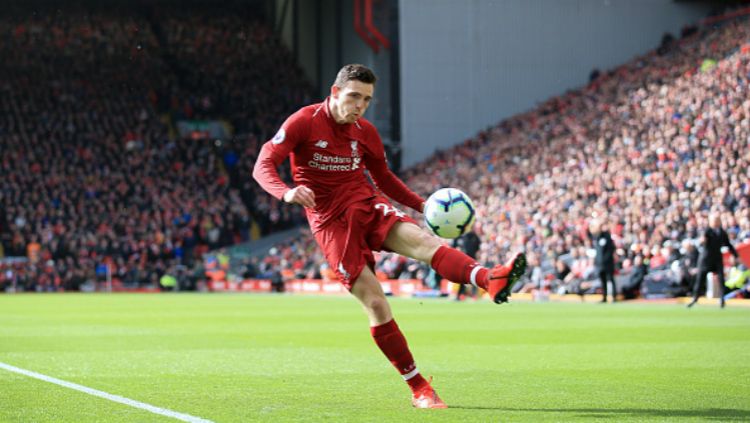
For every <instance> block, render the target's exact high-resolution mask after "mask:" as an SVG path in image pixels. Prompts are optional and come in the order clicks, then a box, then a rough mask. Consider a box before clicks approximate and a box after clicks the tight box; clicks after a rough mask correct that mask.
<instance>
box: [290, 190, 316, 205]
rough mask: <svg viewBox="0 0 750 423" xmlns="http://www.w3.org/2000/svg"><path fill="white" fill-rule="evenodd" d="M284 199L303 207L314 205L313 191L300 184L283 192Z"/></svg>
mask: <svg viewBox="0 0 750 423" xmlns="http://www.w3.org/2000/svg"><path fill="white" fill-rule="evenodd" d="M284 201H286V202H287V203H297V204H300V205H302V206H303V207H315V193H314V192H313V191H312V190H311V189H310V188H308V187H306V186H304V185H300V186H298V187H295V188H292V189H290V190H289V191H287V192H286V193H284Z"/></svg>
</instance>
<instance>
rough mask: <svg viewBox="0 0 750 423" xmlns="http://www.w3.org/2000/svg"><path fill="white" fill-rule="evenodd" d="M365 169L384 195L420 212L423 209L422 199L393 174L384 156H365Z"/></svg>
mask: <svg viewBox="0 0 750 423" xmlns="http://www.w3.org/2000/svg"><path fill="white" fill-rule="evenodd" d="M365 166H367V170H369V171H370V175H371V176H372V179H373V181H374V182H375V185H377V187H378V189H380V190H381V191H383V192H384V193H385V195H387V196H389V197H391V198H392V199H394V200H396V201H398V202H399V203H401V204H403V205H405V206H407V207H410V208H412V209H414V210H416V211H418V212H420V213H422V211H423V209H424V199H423V198H422V197H420V196H419V195H418V194H416V193H415V192H414V191H412V190H410V189H409V187H407V186H406V184H404V183H403V181H401V179H399V178H398V176H396V175H394V174H393V172H391V170H390V169H389V168H388V165H387V164H386V161H385V159H384V158H375V157H373V158H367V159H366V162H365Z"/></svg>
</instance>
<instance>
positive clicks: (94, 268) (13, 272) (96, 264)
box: [0, 6, 301, 290]
mask: <svg viewBox="0 0 750 423" xmlns="http://www.w3.org/2000/svg"><path fill="white" fill-rule="evenodd" d="M186 24H190V25H193V27H192V28H193V29H194V30H196V31H198V32H201V33H205V32H206V31H210V30H211V28H214V27H216V26H217V23H216V22H213V21H212V23H202V24H200V23H198V22H188V23H186ZM221 24H222V25H227V22H221ZM237 25H238V24H237V21H235V23H234V28H233V29H232V28H229V30H237V28H238V26H237ZM255 28H256V29H254V31H255V33H265V34H266V35H265V36H266V37H269V40H270V36H269V35H268V34H269V33H270V31H269V30H267V29H260V25H258V26H256V27H255ZM161 32H163V30H162V29H159V28H157V29H153V26H152V25H151V24H150V23H149V21H148V19H147V18H146V17H144V16H141V15H139V14H138V13H120V12H119V11H116V10H112V9H111V8H107V7H103V8H102V10H93V11H91V10H89V8H87V9H86V10H81V9H77V8H76V7H75V6H71V7H70V8H63V10H62V11H61V10H59V9H58V8H55V9H54V11H50V12H49V13H36V12H34V13H27V11H26V10H25V9H22V10H19V11H16V13H9V14H8V15H7V16H4V17H3V18H2V19H0V54H2V55H3V57H4V60H5V65H4V66H2V67H1V68H0V75H1V76H2V82H1V83H0V90H2V96H1V98H0V111H1V112H2V114H1V116H0V160H1V161H0V166H2V172H3V178H4V180H3V184H2V187H1V188H0V247H2V251H1V253H2V254H0V256H6V257H26V258H27V261H26V262H22V261H18V260H15V261H12V262H11V261H7V260H6V261H3V262H2V264H0V288H4V287H7V286H10V285H14V286H16V287H17V288H19V289H24V290H56V289H59V288H65V289H78V288H79V287H80V286H81V285H83V284H89V285H91V283H92V282H93V283H95V282H97V281H101V280H103V279H104V278H105V277H106V270H107V268H106V266H105V265H110V271H111V274H112V276H113V278H114V280H115V281H117V282H121V283H123V284H127V285H129V286H139V285H156V284H157V282H158V280H159V279H160V277H161V276H163V275H164V274H166V273H170V274H174V275H181V276H185V275H187V274H190V273H191V272H192V270H191V267H192V266H195V265H197V264H198V263H199V262H200V257H201V255H202V253H204V252H205V251H208V250H210V249H216V248H219V247H222V246H226V245H230V244H234V243H237V242H241V241H246V240H248V239H249V237H250V231H251V228H252V226H253V220H257V221H258V222H259V223H260V224H261V225H263V226H268V225H265V222H267V221H273V222H274V223H276V226H277V227H284V226H288V225H289V222H290V221H292V220H293V217H292V216H290V214H289V211H288V210H286V211H284V212H280V211H278V210H280V209H281V207H279V205H277V204H272V203H271V202H269V201H265V202H261V207H259V208H258V207H254V206H253V204H254V203H255V202H256V201H257V199H258V198H261V197H260V196H257V195H255V193H256V192H258V191H259V188H257V187H254V186H243V185H242V183H241V181H242V179H241V178H240V177H239V175H240V173H241V172H242V170H241V169H242V164H243V163H244V162H246V161H247V159H246V156H250V157H252V156H251V155H249V154H248V153H249V152H248V151H247V149H246V148H245V144H247V147H248V148H250V149H253V150H256V149H257V146H256V145H254V144H253V143H252V142H249V143H246V142H245V138H247V139H252V138H257V137H258V136H265V135H263V134H264V133H261V134H255V133H254V134H253V135H246V134H245V135H242V134H240V136H239V137H238V138H237V139H235V140H229V141H228V142H226V143H224V144H221V143H214V142H213V140H211V141H210V142H209V140H201V139H198V140H195V139H190V138H181V137H178V136H175V135H174V133H173V132H174V131H173V130H171V125H172V123H173V122H171V121H170V120H169V119H166V118H165V115H164V114H161V113H160V112H168V111H169V110H170V108H171V107H172V105H173V104H183V103H185V102H183V101H182V98H183V97H184V98H186V99H187V100H186V101H189V100H190V99H191V97H189V96H188V94H187V93H188V91H187V90H175V92H172V91H171V90H172V89H173V88H175V87H180V86H182V85H180V84H183V82H182V81H181V79H180V77H179V72H178V71H175V70H174V69H172V67H171V66H170V65H169V63H167V62H168V60H167V59H168V58H169V57H170V55H169V54H167V53H165V51H166V52H169V51H179V50H180V46H182V45H188V44H190V43H192V42H193V41H194V40H191V39H190V38H189V37H188V38H179V37H178V38H177V39H176V40H175V41H174V44H169V45H166V46H165V45H164V44H163V43H162V42H161V41H160V40H159V38H158V37H157V36H156V34H157V33H161ZM262 41H263V42H264V43H265V42H266V41H268V40H265V39H264V40H262ZM207 42H212V43H214V45H213V47H217V46H218V45H221V44H223V43H225V42H226V40H224V39H221V38H216V39H213V38H209V41H207ZM258 42H260V41H258ZM205 48H206V49H207V50H210V49H211V48H212V47H211V46H208V47H205ZM265 48H267V49H272V48H275V47H274V44H273V43H272V42H271V41H268V43H267V45H266V46H265ZM170 49H171V50H170ZM204 53H205V52H203V51H198V52H195V53H194V55H196V57H197V56H200V55H201V54H204ZM288 56H289V54H288V53H285V52H283V51H281V52H279V53H276V54H270V55H268V57H269V60H276V61H277V62H278V61H279V60H287V59H286V58H288ZM180 57H181V58H182V59H184V60H186V61H187V62H188V63H194V62H197V60H193V62H190V61H189V57H190V56H189V54H188V56H180ZM234 57H238V58H237V59H235V60H244V59H242V58H239V56H236V55H235V56H234ZM280 58H281V59H280ZM225 65H226V66H228V67H230V68H231V67H233V66H234V65H235V63H232V62H231V60H230V61H229V62H227V63H225ZM204 71H206V70H205V69H204ZM287 74H288V73H287ZM209 76H211V75H210V74H209ZM230 83H231V81H226V84H227V85H226V86H229V85H228V84H230ZM184 85H185V86H187V83H185V84H184ZM299 85H300V86H301V84H299ZM246 87H247V88H248V89H249V90H251V91H253V93H254V97H255V98H257V99H263V100H264V101H266V102H267V101H269V100H268V99H270V98H273V97H276V96H277V93H276V92H275V91H272V88H273V86H269V87H264V86H263V84H262V83H261V82H257V83H255V84H251V85H246ZM290 93H297V90H290ZM198 94H200V93H199V92H198ZM290 95H291V94H290ZM298 96H299V97H300V98H301V95H299V94H298ZM165 98H167V99H168V100H169V101H165ZM290 101H291V100H290ZM276 107H277V108H279V109H283V108H284V107H287V108H293V106H291V105H290V104H288V103H284V102H277V106H276ZM274 110H276V109H274ZM279 114H281V112H279ZM232 117H234V118H236V119H244V120H245V121H246V122H256V124H257V125H256V126H257V127H266V128H270V127H272V126H275V125H277V124H278V122H274V123H271V122H270V121H269V119H271V118H270V117H269V115H261V114H257V113H256V112H255V111H254V110H253V111H248V112H243V114H235V115H234V116H232ZM276 119H277V120H278V119H280V117H276ZM255 129H257V128H255ZM267 131H269V132H265V133H270V129H267ZM255 154H257V153H255ZM240 156H241V157H240ZM244 166H245V167H246V166H247V165H246V164H245V165H244ZM274 207H275V208H274ZM285 209H286V208H285ZM277 215H278V216H277ZM268 216H270V218H269V217H268ZM285 219H286V220H285ZM271 229H273V226H272V228H271ZM196 259H198V260H196Z"/></svg>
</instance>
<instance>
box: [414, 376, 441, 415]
mask: <svg viewBox="0 0 750 423" xmlns="http://www.w3.org/2000/svg"><path fill="white" fill-rule="evenodd" d="M430 382H432V378H430V381H429V382H427V383H426V384H425V385H424V386H423V387H422V388H421V389H420V390H419V391H417V392H414V394H413V395H412V398H411V405H413V406H414V408H448V406H447V405H446V404H445V403H444V402H443V400H441V399H440V397H439V396H438V394H437V392H435V390H434V389H432V385H430Z"/></svg>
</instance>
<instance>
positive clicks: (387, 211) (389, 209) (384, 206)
mask: <svg viewBox="0 0 750 423" xmlns="http://www.w3.org/2000/svg"><path fill="white" fill-rule="evenodd" d="M375 208H376V209H378V210H382V211H383V216H388V215H389V214H391V213H393V214H395V215H396V216H398V217H404V216H405V214H404V212H402V211H401V210H399V209H397V208H395V207H390V206H388V204H385V203H378V204H375Z"/></svg>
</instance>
